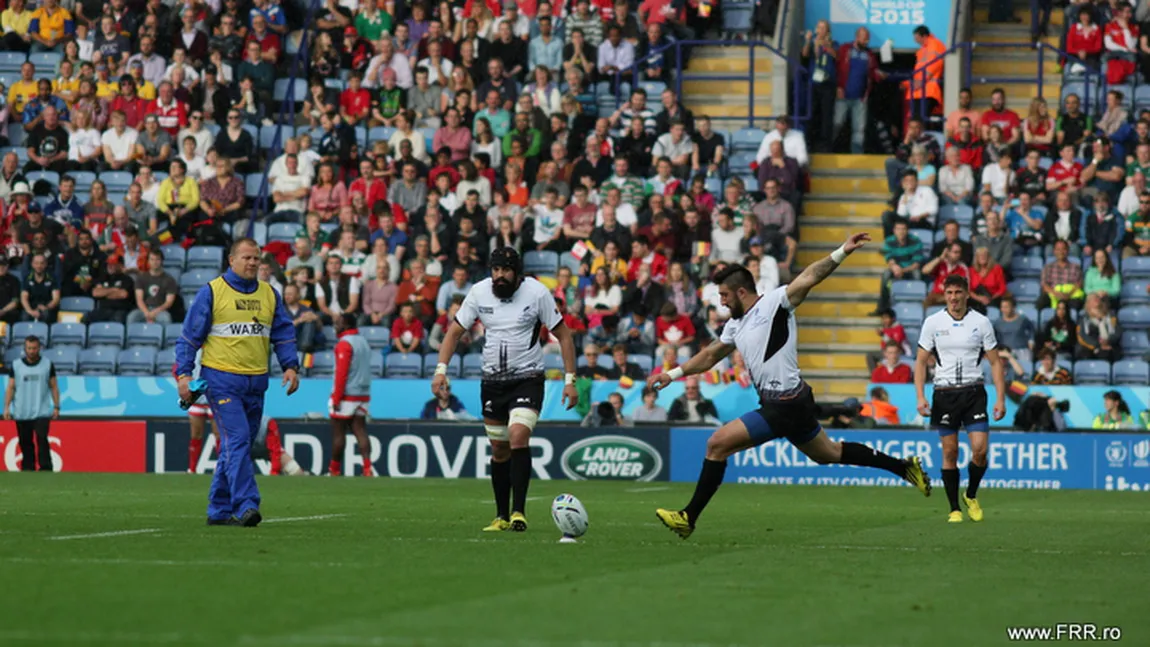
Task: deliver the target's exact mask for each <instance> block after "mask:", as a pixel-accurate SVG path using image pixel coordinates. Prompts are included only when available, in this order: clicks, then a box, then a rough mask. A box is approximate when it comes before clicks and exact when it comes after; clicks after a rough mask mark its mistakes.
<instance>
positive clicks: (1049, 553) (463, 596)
mask: <svg viewBox="0 0 1150 647" xmlns="http://www.w3.org/2000/svg"><path fill="white" fill-rule="evenodd" d="M260 485H261V488H262V490H263V495H264V505H263V511H264V514H265V519H267V521H269V522H272V523H265V525H263V526H261V527H259V528H256V529H247V528H230V527H225V528H209V527H206V526H205V525H204V516H203V515H204V504H205V499H206V496H207V489H208V478H207V477H202V476H178V475H168V476H157V475H86V474H4V475H2V476H0V501H2V502H3V503H2V505H0V581H2V584H0V618H3V621H2V622H0V645H5V646H21V647H22V646H25V645H61V646H93V645H108V646H117V647H124V646H138V645H213V646H221V645H237V646H240V647H244V646H247V647H261V646H274V645H301V646H326V645H333V646H342V647H361V646H381V647H392V646H405V645H411V646H422V647H466V646H476V647H502V646H508V647H623V646H627V647H688V646H692V647H712V646H714V647H717V646H720V645H723V646H740V647H743V646H747V647H750V646H774V645H778V646H782V647H791V646H796V647H797V646H807V645H822V646H831V645H835V646H852V647H872V646H874V647H877V646H888V645H891V646H893V645H907V646H915V647H919V646H922V647H941V646H948V645H955V646H962V647H979V646H982V645H997V644H1006V643H1007V638H1006V628H1007V627H1009V626H1047V625H1054V624H1056V623H1062V622H1088V623H1096V624H1098V625H1100V626H1118V627H1120V628H1121V629H1122V631H1123V639H1122V641H1121V643H1122V644H1129V645H1147V644H1150V614H1148V611H1147V609H1148V606H1147V602H1148V600H1150V579H1148V578H1150V549H1148V548H1147V536H1148V532H1147V531H1148V530H1150V507H1148V506H1147V499H1146V495H1145V494H1142V493H1125V492H1123V493H1115V492H1071V491H1015V492H1007V491H984V492H983V496H982V497H981V499H982V501H983V503H984V506H985V509H986V521H984V522H983V523H981V524H974V523H970V522H969V521H967V522H966V523H964V524H962V525H948V524H947V523H945V512H946V510H945V509H944V508H945V496H944V495H943V493H942V492H941V491H936V492H935V494H934V496H933V497H932V498H930V499H923V498H922V497H921V496H919V495H918V494H917V493H916V492H914V491H912V490H909V489H905V488H900V489H874V488H815V487H797V486H786V487H783V486H752V485H727V486H724V487H723V488H722V489H721V490H720V491H719V493H718V495H717V496H716V498H715V499H714V501H713V503H712V506H711V509H710V510H708V512H707V514H706V516H705V517H703V520H702V523H701V525H700V527H699V529H698V531H697V532H696V533H695V535H694V536H693V537H691V539H689V540H687V541H681V540H680V539H678V538H677V537H676V536H674V535H672V534H671V533H670V532H668V531H667V530H665V529H664V528H662V526H661V525H659V523H658V522H657V521H656V520H655V516H654V514H653V511H654V509H655V507H657V506H678V505H681V504H682V503H684V502H685V501H686V499H687V498H688V497H689V496H690V492H691V489H692V486H690V485H687V484H666V483H663V484H660V483H587V482H543V481H535V482H534V483H533V484H532V495H533V496H534V497H535V498H533V499H532V500H531V502H530V503H529V504H528V518H529V520H530V522H531V527H530V530H529V531H528V532H527V533H525V534H510V533H507V534H500V535H497V536H492V535H485V534H484V533H482V532H480V528H481V527H482V526H483V525H485V524H486V523H487V522H488V521H489V520H490V519H491V517H492V516H493V509H492V505H491V504H490V503H489V495H490V488H489V485H488V483H487V482H486V481H474V480H468V481H447V480H385V479H371V480H368V479H329V478H294V479H293V478H287V477H279V478H263V479H262V480H261V481H260ZM564 491H569V492H571V493H573V494H575V495H576V496H578V497H580V498H581V499H582V501H583V502H584V504H585V505H586V506H587V509H588V513H589V515H590V519H591V527H590V531H589V532H588V534H587V536H586V537H585V538H584V540H582V541H581V543H579V544H578V545H560V544H558V543H557V540H558V538H559V535H558V532H557V531H556V529H555V527H554V524H553V523H552V522H551V519H550V515H549V506H550V499H551V498H552V497H554V496H555V495H557V494H559V493H561V492H564ZM277 520H278V521H279V522H278V523H276V522H277Z"/></svg>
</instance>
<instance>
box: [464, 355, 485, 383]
mask: <svg viewBox="0 0 1150 647" xmlns="http://www.w3.org/2000/svg"><path fill="white" fill-rule="evenodd" d="M481 377H483V356H482V355H480V354H479V353H469V354H467V355H464V356H463V379H465V380H478V379H479V378H481Z"/></svg>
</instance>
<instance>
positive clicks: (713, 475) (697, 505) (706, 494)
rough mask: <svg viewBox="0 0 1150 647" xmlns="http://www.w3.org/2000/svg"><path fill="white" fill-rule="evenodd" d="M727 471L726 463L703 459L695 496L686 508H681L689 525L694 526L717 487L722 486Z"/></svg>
mask: <svg viewBox="0 0 1150 647" xmlns="http://www.w3.org/2000/svg"><path fill="white" fill-rule="evenodd" d="M726 471H727V461H725V460H723V461H713V460H711V459H709V458H704V459H703V469H702V470H701V471H700V472H699V482H698V484H697V485H695V495H694V496H692V497H691V502H690V503H688V504H687V507H685V508H683V512H686V513H687V518H688V519H689V520H690V521H691V525H692V526H694V525H695V520H696V519H698V518H699V515H700V514H702V513H703V508H705V507H707V503H708V502H710V500H711V497H713V496H715V492H717V491H718V490H719V486H720V485H722V484H723V474H725V473H726Z"/></svg>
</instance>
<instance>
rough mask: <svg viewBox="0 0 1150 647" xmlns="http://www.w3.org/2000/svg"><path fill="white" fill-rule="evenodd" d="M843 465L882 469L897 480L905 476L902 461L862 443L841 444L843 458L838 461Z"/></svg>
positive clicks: (904, 467)
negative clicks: (896, 477)
mask: <svg viewBox="0 0 1150 647" xmlns="http://www.w3.org/2000/svg"><path fill="white" fill-rule="evenodd" d="M839 462H840V463H842V464H843V465H862V466H863V467H877V468H879V469H884V470H886V471H888V472H890V473H892V474H894V475H896V476H898V477H899V478H902V477H905V476H906V465H905V464H903V462H902V461H900V460H899V459H897V458H895V457H894V456H891V455H890V454H884V453H882V452H880V451H876V450H874V449H871V448H870V447H867V446H866V445H864V444H862V443H848V442H844V443H843V456H842V458H841V459H839Z"/></svg>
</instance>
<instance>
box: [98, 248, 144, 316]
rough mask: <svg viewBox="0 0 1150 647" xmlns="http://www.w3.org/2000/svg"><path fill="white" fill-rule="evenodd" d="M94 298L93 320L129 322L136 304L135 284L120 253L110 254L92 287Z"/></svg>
mask: <svg viewBox="0 0 1150 647" xmlns="http://www.w3.org/2000/svg"><path fill="white" fill-rule="evenodd" d="M92 298H94V299H95V300H96V310H95V311H93V313H92V321H114V322H116V323H126V322H127V320H128V314H129V313H131V312H132V309H133V308H134V307H135V305H136V297H135V284H134V282H133V281H132V277H130V276H128V275H127V274H126V273H125V272H124V262H123V259H122V258H121V257H120V256H119V255H118V254H112V255H110V256H108V259H107V261H106V262H105V265H104V272H103V273H102V274H101V276H100V277H99V279H98V280H97V281H96V284H95V285H94V286H93V287H92Z"/></svg>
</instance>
